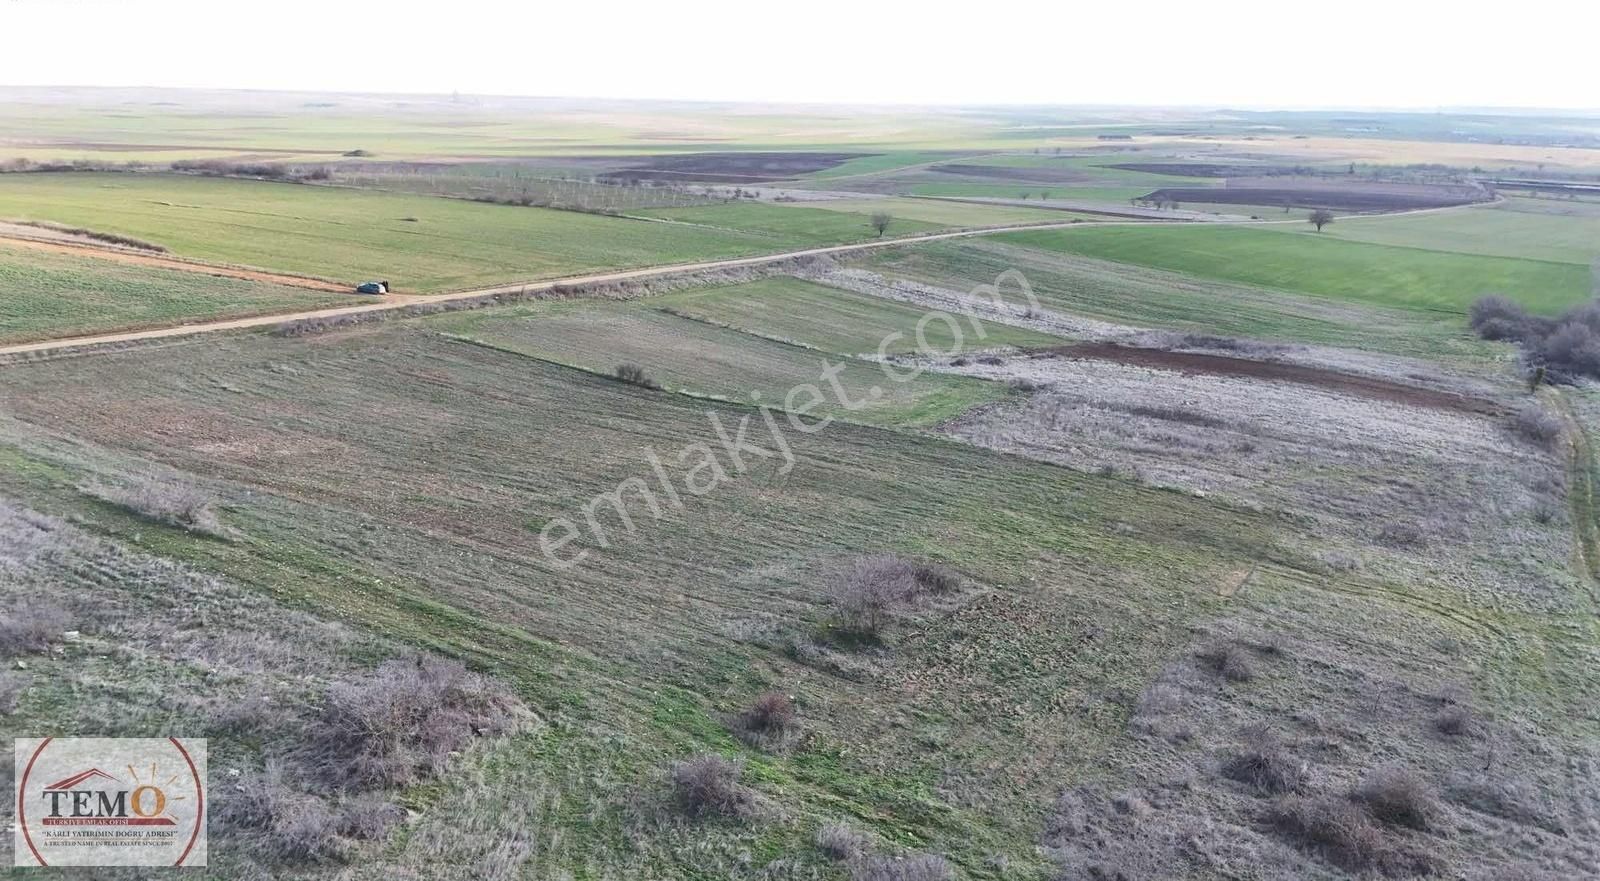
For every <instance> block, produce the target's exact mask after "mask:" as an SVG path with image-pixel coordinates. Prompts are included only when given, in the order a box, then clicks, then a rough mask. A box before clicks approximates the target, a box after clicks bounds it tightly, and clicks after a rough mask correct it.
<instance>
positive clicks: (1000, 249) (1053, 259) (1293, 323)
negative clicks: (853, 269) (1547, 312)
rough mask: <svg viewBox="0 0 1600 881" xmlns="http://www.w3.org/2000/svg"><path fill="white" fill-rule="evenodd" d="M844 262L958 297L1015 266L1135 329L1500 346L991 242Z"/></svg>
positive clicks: (1435, 346) (1482, 359) (1460, 330)
mask: <svg viewBox="0 0 1600 881" xmlns="http://www.w3.org/2000/svg"><path fill="white" fill-rule="evenodd" d="M1161 232H1171V230H1162V231H1161ZM1075 233H1076V230H1074V234H1075ZM1006 238H1010V236H1006ZM852 262H853V263H855V264H857V265H862V266H864V267H866V268H869V269H872V270H874V271H877V272H882V273H886V274H888V275H891V276H901V277H906V278H911V279H914V280H917V281H921V282H925V283H928V284H934V285H938V286H940V287H944V288H949V289H952V290H960V291H965V290H970V289H972V288H973V287H974V286H976V285H980V284H991V283H993V282H994V279H995V277H996V276H997V275H999V274H1000V273H1002V272H1004V271H1006V270H1008V269H1015V270H1018V271H1020V272H1021V273H1022V274H1023V275H1024V276H1026V277H1027V279H1028V281H1029V283H1030V284H1031V285H1032V286H1033V289H1034V291H1035V293H1036V294H1037V295H1038V297H1039V300H1040V302H1041V303H1042V304H1043V305H1045V306H1046V307H1047V308H1050V309H1054V310H1059V311H1062V312H1066V313H1069V314H1073V315H1082V316H1085V317H1089V318H1096V319H1100V320H1102V321H1111V322H1116V323H1119V324H1128V325H1132V326H1135V327H1157V328H1166V329H1171V330H1179V331H1185V332H1193V333H1211V334H1223V335H1226V336H1238V337H1250V338H1256V339H1266V340H1281V341H1286V342H1305V343H1315V344H1320V345H1332V346H1342V347H1346V348H1355V349H1366V350H1369V351H1376V352H1388V353H1392V354H1397V355H1408V356H1414V357H1423V358H1433V359H1438V360H1441V361H1450V362H1455V363H1460V364H1463V365H1476V366H1482V365H1486V364H1491V363H1495V362H1498V361H1500V360H1502V359H1503V358H1504V352H1503V350H1502V349H1501V348H1500V347H1496V346H1494V345H1493V344H1489V343H1485V342H1483V341H1481V340H1478V339H1476V338H1474V337H1472V336H1471V335H1470V334H1469V333H1467V331H1466V328H1465V326H1464V324H1463V322H1462V321H1461V319H1460V317H1459V316H1456V315H1453V314H1450V315H1441V314H1438V313H1434V312H1425V311H1419V310H1415V309H1394V308H1388V307H1383V306H1376V305H1371V304H1367V303H1355V302H1346V301H1337V300H1329V299H1327V298H1324V297H1317V296H1310V295H1306V294H1297V293H1289V292H1285V291H1280V290H1272V289H1269V288H1262V287H1253V286H1249V285H1240V284H1233V283H1228V282H1222V281H1210V280H1206V279H1202V278H1195V277H1193V276H1189V275H1183V274H1179V273H1175V272H1167V271H1163V270H1157V269H1146V268H1141V267H1134V266H1128V265H1126V264H1120V263H1112V262H1108V261H1105V260H1097V259H1092V258H1088V257H1080V256H1077V255H1074V254H1065V253H1060V252H1056V251H1049V250H1044V249H1038V248H1026V247H1021V246H1019V245H1014V244H1005V243H1002V242H999V241H995V237H986V238H985V239H982V240H968V241H957V242H929V243H926V244H919V245H912V246H909V247H905V248H895V249H893V250H891V251H885V252H880V253H873V254H866V255H859V256H856V257H854V258H852Z"/></svg>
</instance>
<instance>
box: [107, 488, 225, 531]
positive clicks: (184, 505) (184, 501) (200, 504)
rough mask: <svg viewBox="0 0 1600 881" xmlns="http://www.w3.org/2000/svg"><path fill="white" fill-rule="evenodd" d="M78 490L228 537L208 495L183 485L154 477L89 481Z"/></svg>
mask: <svg viewBox="0 0 1600 881" xmlns="http://www.w3.org/2000/svg"><path fill="white" fill-rule="evenodd" d="M78 491H79V492H82V493H83V494H85V495H88V496H93V497H94V498H97V499H99V500H101V501H102V502H109V503H111V504H113V505H116V506H118V507H120V508H125V509H127V510H128V511H131V512H133V513H134V514H137V515H139V516H140V517H143V518H145V519H147V520H153V521H155V522H157V523H164V524H166V525H168V526H176V527H178V528H179V529H183V530H187V531H189V532H198V533H201V534H203V535H210V536H215V537H217V538H229V537H231V536H232V532H231V531H230V530H229V529H228V527H226V526H224V525H222V521H221V520H219V519H218V518H217V512H216V510H215V508H214V507H213V505H214V504H215V501H214V500H213V499H212V498H211V496H209V495H207V494H206V493H204V492H202V491H201V490H199V489H197V488H195V487H192V486H188V485H186V484H181V483H171V482H167V481H162V480H157V479H154V478H146V479H144V480H140V481H139V482H138V483H135V484H133V485H132V486H111V485H108V484H104V483H100V482H99V481H92V482H90V483H86V484H84V485H82V486H80V487H78Z"/></svg>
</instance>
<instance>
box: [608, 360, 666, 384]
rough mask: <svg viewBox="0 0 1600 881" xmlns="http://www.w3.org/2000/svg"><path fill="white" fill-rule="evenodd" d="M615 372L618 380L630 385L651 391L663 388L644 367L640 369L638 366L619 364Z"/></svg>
mask: <svg viewBox="0 0 1600 881" xmlns="http://www.w3.org/2000/svg"><path fill="white" fill-rule="evenodd" d="M613 372H614V374H615V375H616V377H617V379H620V380H622V381H623V382H625V383H628V384H629V385H636V386H639V387H640V388H649V389H658V388H661V386H660V384H659V383H657V382H656V381H655V380H654V379H652V378H651V377H650V374H649V373H647V372H646V371H645V369H644V368H643V367H640V366H639V365H637V364H628V363H624V364H618V365H617V368H616V370H615V371H613Z"/></svg>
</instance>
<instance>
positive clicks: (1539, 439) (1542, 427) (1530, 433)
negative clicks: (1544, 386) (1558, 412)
mask: <svg viewBox="0 0 1600 881" xmlns="http://www.w3.org/2000/svg"><path fill="white" fill-rule="evenodd" d="M1511 426H1512V429H1513V430H1515V431H1516V433H1517V434H1518V435H1520V436H1522V437H1523V438H1525V439H1526V440H1528V441H1529V442H1531V443H1533V444H1534V445H1536V446H1540V447H1544V448H1545V449H1551V448H1554V447H1555V445H1556V442H1557V441H1558V440H1560V439H1561V428H1562V426H1561V420H1560V419H1559V418H1557V417H1556V416H1554V415H1552V414H1551V413H1550V412H1549V411H1548V410H1546V409H1544V408H1543V407H1541V406H1539V405H1538V404H1531V403H1530V404H1524V405H1523V407H1522V409H1520V410H1518V411H1517V414H1516V416H1514V417H1512V420H1511Z"/></svg>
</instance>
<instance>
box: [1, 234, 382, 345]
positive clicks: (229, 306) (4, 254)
mask: <svg viewBox="0 0 1600 881" xmlns="http://www.w3.org/2000/svg"><path fill="white" fill-rule="evenodd" d="M349 302H350V298H349V297H345V296H339V295H336V294H326V293H318V292H315V291H308V290H303V289H300V288H291V287H283V286H280V285H273V284H267V283H265V282H257V281H246V280H243V279H234V278H217V277H213V276H209V275H199V274H196V273H192V272H180V271H176V270H168V269H152V268H146V267H142V266H132V265H128V264H122V263H113V262H110V261H107V260H96V259H94V258H92V257H75V256H71V255H67V254H56V253H51V252H48V251H37V250H32V249H26V250H24V249H19V248H10V247H4V246H0V343H9V342H18V341H22V340H29V339H42V338H46V337H51V336H62V335H67V334H73V333H94V332H105V331H114V330H125V329H130V328H138V327H144V326H149V325H161V324H171V323H175V322H178V321H184V320H189V319H200V318H234V317H241V316H245V315H255V314H260V313H266V312H276V311H282V310H287V309H295V308H302V309H305V308H314V307H317V306H332V305H340V304H348V303H349Z"/></svg>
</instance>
